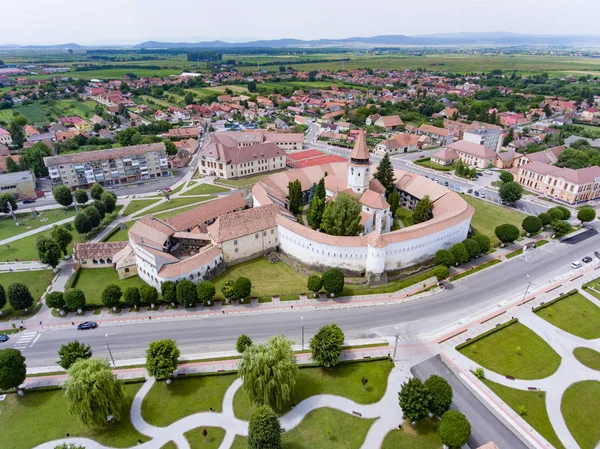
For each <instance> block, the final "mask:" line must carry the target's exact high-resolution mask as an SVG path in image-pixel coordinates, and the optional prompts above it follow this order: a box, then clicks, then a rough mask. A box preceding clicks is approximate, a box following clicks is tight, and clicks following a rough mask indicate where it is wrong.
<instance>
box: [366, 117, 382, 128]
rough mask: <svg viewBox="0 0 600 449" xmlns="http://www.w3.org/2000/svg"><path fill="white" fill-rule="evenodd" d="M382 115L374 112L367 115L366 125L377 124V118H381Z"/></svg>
mask: <svg viewBox="0 0 600 449" xmlns="http://www.w3.org/2000/svg"><path fill="white" fill-rule="evenodd" d="M380 117H381V115H379V114H372V115H369V116H368V117H367V119H366V120H365V125H367V126H371V125H374V124H375V122H376V121H377V120H379V118H380Z"/></svg>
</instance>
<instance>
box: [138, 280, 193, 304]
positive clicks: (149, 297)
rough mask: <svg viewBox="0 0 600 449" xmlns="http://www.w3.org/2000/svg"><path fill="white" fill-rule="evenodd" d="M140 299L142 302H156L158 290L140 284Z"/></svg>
mask: <svg viewBox="0 0 600 449" xmlns="http://www.w3.org/2000/svg"><path fill="white" fill-rule="evenodd" d="M192 285H193V284H192ZM140 299H141V300H142V302H143V303H144V304H156V300H157V299H158V292H157V291H156V289H155V288H154V287H152V286H151V285H142V286H141V287H140Z"/></svg>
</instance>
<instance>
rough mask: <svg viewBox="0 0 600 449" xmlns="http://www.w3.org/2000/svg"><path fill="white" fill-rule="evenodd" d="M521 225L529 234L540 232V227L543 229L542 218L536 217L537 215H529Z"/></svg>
mask: <svg viewBox="0 0 600 449" xmlns="http://www.w3.org/2000/svg"><path fill="white" fill-rule="evenodd" d="M521 227H522V228H523V230H524V231H525V232H527V233H528V234H535V233H536V232H539V231H540V229H542V220H540V219H539V217H536V216H535V215H528V216H527V217H525V219H524V220H523V223H522V224H521Z"/></svg>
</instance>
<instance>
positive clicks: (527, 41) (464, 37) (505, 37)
mask: <svg viewBox="0 0 600 449" xmlns="http://www.w3.org/2000/svg"><path fill="white" fill-rule="evenodd" d="M478 45H479V46H494V45H495V46H513V45H539V46H553V47H556V46H566V47H575V46H577V47H600V36H591V35H567V36H557V35H534V34H516V33H504V32H490V33H446V34H424V35H420V36H405V35H402V34H398V35H381V36H373V37H348V38H344V39H316V40H301V39H274V40H256V41H250V42H224V41H219V40H216V41H205V42H160V41H146V42H142V43H141V44H137V45H98V46H93V45H79V44H76V43H68V44H62V45H0V49H19V48H22V49H73V50H76V49H92V48H130V49H141V48H146V49H173V48H207V49H217V48H223V49H227V48H303V47H307V48H319V47H352V48H369V47H371V48H372V47H406V46H417V47H422V46H449V47H452V46H478Z"/></svg>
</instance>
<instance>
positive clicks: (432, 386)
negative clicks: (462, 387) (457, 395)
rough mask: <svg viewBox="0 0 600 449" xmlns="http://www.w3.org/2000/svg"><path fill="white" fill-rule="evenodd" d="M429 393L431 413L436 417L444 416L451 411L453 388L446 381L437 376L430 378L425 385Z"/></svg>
mask: <svg viewBox="0 0 600 449" xmlns="http://www.w3.org/2000/svg"><path fill="white" fill-rule="evenodd" d="M424 385H425V388H427V391H428V392H429V396H430V399H429V411H430V412H431V413H433V414H434V415H435V416H442V415H443V414H444V413H446V412H447V411H448V410H450V404H452V396H453V393H452V387H451V386H450V384H449V383H448V381H447V380H446V379H444V378H443V377H440V376H437V375H435V374H433V375H431V376H429V378H428V379H427V380H426V381H425V383H424Z"/></svg>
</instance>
